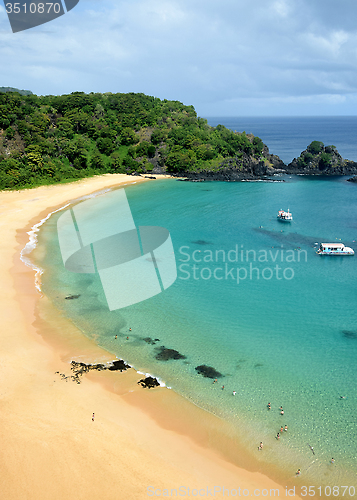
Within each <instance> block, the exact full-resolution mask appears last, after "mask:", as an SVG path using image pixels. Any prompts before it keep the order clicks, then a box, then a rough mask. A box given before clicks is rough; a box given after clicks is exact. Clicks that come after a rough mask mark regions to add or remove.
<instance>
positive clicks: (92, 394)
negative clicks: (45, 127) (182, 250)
mask: <svg viewBox="0 0 357 500" xmlns="http://www.w3.org/2000/svg"><path fill="white" fill-rule="evenodd" d="M144 180H145V179H143V178H141V177H133V176H126V175H124V174H116V175H104V176H101V177H96V178H92V179H84V180H81V181H78V182H75V183H71V184H61V185H57V186H45V187H39V188H36V189H32V190H24V191H16V192H1V193H0V212H1V219H0V225H1V245H0V259H1V269H2V272H1V288H0V293H1V301H0V307H1V318H2V326H1V332H0V356H1V357H0V360H1V361H0V376H1V386H0V442H1V452H0V461H1V462H0V464H1V467H0V491H1V496H2V498H4V499H6V500H20V499H27V500H32V499H33V500H42V499H46V500H47V499H51V500H62V499H66V498H68V497H69V496H72V497H74V498H76V499H78V500H81V499H85V498H94V497H95V496H96V495H98V496H99V497H100V498H101V499H103V500H109V499H119V500H121V499H123V500H124V499H125V500H136V499H138V500H139V499H140V500H141V499H145V498H150V497H153V498H160V497H169V498H171V497H173V498H175V497H177V496H181V497H192V496H193V497H194V496H196V497H201V498H205V497H213V498H227V497H231V496H233V497H234V496H237V497H239V496H249V497H257V498H263V497H268V498H271V497H274V496H275V497H278V496H279V497H283V498H286V497H287V496H286V490H285V484H281V485H280V484H278V483H277V482H275V480H272V479H270V478H269V477H267V476H266V475H263V474H262V473H261V472H259V468H258V466H259V464H258V462H256V461H254V454H253V453H252V457H248V456H246V455H242V458H241V460H240V461H239V465H240V466H239V467H238V466H237V465H236V463H237V460H235V459H233V458H232V459H230V454H231V449H232V447H235V446H236V443H234V442H233V441H232V442H230V441H229V435H228V436H227V439H226V442H223V443H222V442H221V443H220V446H218V445H217V443H218V441H219V440H221V438H220V437H219V436H220V434H219V432H218V431H219V426H220V421H219V419H218V418H216V417H215V416H213V415H210V414H208V413H206V412H204V411H203V410H201V409H199V408H197V407H195V406H194V405H193V404H191V403H189V402H188V401H186V400H184V399H183V398H182V397H181V396H179V395H177V394H175V393H174V392H173V391H170V390H169V389H167V388H157V389H153V390H148V389H144V388H142V387H141V386H139V385H138V384H137V381H138V380H139V378H140V375H138V374H137V373H136V372H135V371H134V370H133V369H130V370H128V371H126V372H123V373H118V372H91V373H89V374H86V375H84V376H83V377H82V379H81V383H80V384H76V383H74V382H73V381H71V380H70V379H64V377H62V376H61V374H63V375H66V376H69V375H71V371H70V361H71V360H76V361H83V362H86V363H94V362H106V361H110V360H113V355H112V354H111V353H108V352H105V351H103V350H101V349H100V348H99V347H97V346H96V345H95V344H94V343H92V342H91V341H90V340H89V339H87V338H86V337H84V336H83V335H82V334H81V332H80V331H79V330H77V329H76V328H75V327H74V325H72V324H71V323H70V322H69V321H68V320H67V319H66V318H64V317H62V316H61V313H60V312H58V311H56V310H55V309H54V308H53V306H52V305H51V304H50V302H49V300H48V299H47V298H46V297H44V296H42V295H41V294H40V293H39V291H38V290H37V289H36V287H35V272H34V270H33V269H31V268H29V267H28V266H26V265H25V264H24V263H23V262H21V260H20V251H21V249H22V248H23V247H24V246H25V244H26V243H27V241H28V235H27V233H26V232H27V231H29V230H30V228H31V227H32V226H33V225H34V224H36V223H38V222H40V220H41V219H43V218H44V217H45V216H46V215H47V214H48V213H49V212H52V211H53V210H56V209H57V208H59V207H62V206H64V205H65V204H66V203H69V202H71V201H74V200H76V199H78V198H80V197H82V196H85V195H88V194H90V193H94V192H97V191H101V190H103V189H108V188H113V187H117V186H119V185H124V184H128V183H132V182H141V181H144ZM148 182H155V181H148ZM93 413H94V415H95V416H94V421H93V420H92V415H93ZM203 420H204V425H202V421H203ZM221 441H222V440H221ZM256 445H257V446H258V445H259V443H256ZM261 453H264V450H263V451H262V452H261ZM236 455H237V450H235V455H234V456H236ZM238 455H239V450H238ZM273 476H274V478H275V477H276V474H274V473H273V474H272V477H273ZM292 484H294V480H292V482H291V481H290V482H289V488H291V487H292V486H291V485H292ZM171 490H172V491H171ZM175 491H176V494H175ZM291 496H292V495H291ZM294 498H300V496H299V495H298V491H297V490H296V493H295V495H294Z"/></svg>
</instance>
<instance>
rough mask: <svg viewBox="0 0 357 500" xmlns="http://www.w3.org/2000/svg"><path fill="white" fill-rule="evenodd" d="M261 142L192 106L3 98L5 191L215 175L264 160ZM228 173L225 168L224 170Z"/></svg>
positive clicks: (0, 178) (102, 98)
mask: <svg viewBox="0 0 357 500" xmlns="http://www.w3.org/2000/svg"><path fill="white" fill-rule="evenodd" d="M263 148H264V144H263V143H262V141H261V139H259V138H258V137H253V136H248V135H246V134H245V132H243V133H236V132H232V131H231V130H228V129H227V128H225V127H224V126H222V125H218V126H217V127H215V128H213V127H210V126H209V125H208V124H207V120H204V119H202V118H199V117H197V114H196V112H195V110H194V108H193V107H192V106H185V105H183V104H182V103H180V102H178V101H167V100H160V99H158V98H155V97H150V96H146V95H144V94H134V93H130V94H111V93H106V94H94V93H91V94H85V93H83V92H74V93H72V94H70V95H63V96H36V95H20V93H19V92H3V93H0V189H19V188H25V187H26V188H28V187H33V186H38V185H41V184H49V183H56V182H62V181H70V180H75V179H79V178H82V177H89V176H93V175H98V174H103V173H116V172H121V173H134V172H136V173H149V172H152V170H153V169H155V170H156V171H163V172H165V171H167V172H172V173H180V172H187V171H218V170H219V169H221V168H224V163H225V162H226V160H227V159H231V158H233V159H234V160H235V165H236V166H237V168H241V167H240V165H243V160H244V159H245V160H246V159H247V157H248V158H250V159H251V158H254V161H256V162H257V163H258V162H259V161H260V160H261V159H264V158H263V157H262V154H263ZM222 165H223V166H222Z"/></svg>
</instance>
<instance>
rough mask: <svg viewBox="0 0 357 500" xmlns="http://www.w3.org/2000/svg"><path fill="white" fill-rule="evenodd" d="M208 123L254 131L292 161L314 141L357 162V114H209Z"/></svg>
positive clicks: (285, 160) (238, 129) (282, 155)
mask: <svg viewBox="0 0 357 500" xmlns="http://www.w3.org/2000/svg"><path fill="white" fill-rule="evenodd" d="M207 120H208V123H209V125H211V126H213V127H215V126H216V125H218V124H219V123H220V124H222V125H225V126H226V127H227V128H230V129H232V130H236V131H237V132H243V131H244V130H245V131H246V133H247V134H248V133H252V134H254V135H256V136H258V137H260V138H261V139H262V141H263V142H264V143H265V144H266V145H267V146H268V148H269V151H270V153H272V154H275V155H278V156H280V158H281V159H282V160H283V162H284V163H286V164H288V163H290V162H291V161H292V160H293V159H294V158H297V157H298V156H300V153H301V152H302V151H304V150H305V149H306V147H307V146H308V145H309V144H310V143H311V142H312V141H322V142H323V143H324V144H325V146H328V145H332V144H333V145H334V146H336V148H337V150H338V152H339V153H340V155H342V157H343V158H346V159H348V160H353V161H357V117H356V116H322V117H316V116H314V117H312V116H310V117H296V116H294V117H277V116H274V117H261V118H259V117H246V118H244V117H238V118H234V117H208V118H207Z"/></svg>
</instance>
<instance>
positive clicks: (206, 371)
mask: <svg viewBox="0 0 357 500" xmlns="http://www.w3.org/2000/svg"><path fill="white" fill-rule="evenodd" d="M195 370H196V371H197V372H198V373H199V374H200V375H202V376H203V377H207V378H221V377H223V375H222V373H220V372H218V371H217V370H215V369H214V368H213V367H212V366H207V365H200V366H196V368H195Z"/></svg>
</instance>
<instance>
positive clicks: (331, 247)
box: [316, 243, 355, 255]
mask: <svg viewBox="0 0 357 500" xmlns="http://www.w3.org/2000/svg"><path fill="white" fill-rule="evenodd" d="M316 253H318V254H319V255H354V254H355V252H354V250H352V248H350V247H346V246H345V245H344V244H343V243H320V248H319V249H318V251H317V252H316Z"/></svg>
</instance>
